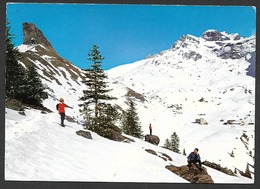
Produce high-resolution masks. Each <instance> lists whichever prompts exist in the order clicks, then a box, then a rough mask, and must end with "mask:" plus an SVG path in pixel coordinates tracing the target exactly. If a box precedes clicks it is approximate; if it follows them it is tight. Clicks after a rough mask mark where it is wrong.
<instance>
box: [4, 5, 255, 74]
mask: <svg viewBox="0 0 260 189" xmlns="http://www.w3.org/2000/svg"><path fill="white" fill-rule="evenodd" d="M7 18H8V19H9V21H10V22H11V25H10V26H11V33H12V34H14V35H15V36H16V38H15V39H14V40H13V42H14V43H15V45H16V46H18V45H20V44H22V40H23V39H22V23H23V22H33V23H34V24H35V25H36V26H37V27H38V28H39V29H40V30H41V31H42V32H43V34H44V35H45V36H46V37H47V39H48V40H49V41H50V43H51V44H52V46H53V47H54V48H55V49H56V51H57V52H58V53H59V54H60V55H61V56H62V57H64V58H65V59H67V60H69V61H71V62H72V63H74V64H75V65H76V66H78V67H80V68H87V67H88V66H89V65H90V64H91V62H89V61H88V60H87V57H88V52H89V49H91V48H92V45H94V44H96V45H98V46H99V47H100V51H101V54H102V55H103V56H104V57H105V59H104V60H103V63H102V65H103V68H104V69H106V70H107V69H110V68H112V67H115V66H118V65H121V64H126V63H132V62H134V61H137V60H141V59H144V58H145V57H146V56H147V55H148V54H151V55H153V54H155V53H160V52H161V51H163V50H166V49H169V48H170V46H171V45H173V44H174V42H175V41H177V40H178V39H179V38H180V37H181V36H182V35H186V34H191V35H194V36H198V37H199V36H201V35H202V33H203V32H204V31H206V30H208V29H216V30H218V31H221V32H222V31H226V32H227V33H239V34H240V35H241V36H247V37H248V36H251V35H253V34H255V32H256V12H255V10H254V8H253V7H246V6H175V5H171V6H170V5H161V6H158V5H111V4H110V5H95V4H92V5H91V4H28V3H27V4H26V3H23V4H7Z"/></svg>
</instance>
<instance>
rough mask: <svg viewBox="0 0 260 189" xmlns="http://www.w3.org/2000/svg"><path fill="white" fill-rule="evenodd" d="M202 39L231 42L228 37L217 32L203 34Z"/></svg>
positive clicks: (210, 31) (211, 31)
mask: <svg viewBox="0 0 260 189" xmlns="http://www.w3.org/2000/svg"><path fill="white" fill-rule="evenodd" d="M202 38H203V39H205V40H207V41H225V40H230V39H229V38H228V37H227V36H225V35H223V34H221V33H220V32H218V31H216V30H209V31H206V32H204V33H203V34H202Z"/></svg>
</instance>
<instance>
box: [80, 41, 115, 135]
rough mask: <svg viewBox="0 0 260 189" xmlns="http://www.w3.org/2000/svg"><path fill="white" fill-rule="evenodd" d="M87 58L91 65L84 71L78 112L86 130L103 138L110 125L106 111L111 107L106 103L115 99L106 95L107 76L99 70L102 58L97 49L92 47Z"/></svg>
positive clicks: (94, 46) (95, 46)
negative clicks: (82, 117) (83, 119)
mask: <svg viewBox="0 0 260 189" xmlns="http://www.w3.org/2000/svg"><path fill="white" fill-rule="evenodd" d="M88 56H89V57H88V58H87V59H88V60H90V61H91V62H92V65H91V66H90V68H88V69H86V70H85V80H84V81H83V83H84V84H85V85H86V89H85V90H83V96H82V97H81V98H80V99H79V100H80V101H83V103H82V104H79V106H80V107H81V108H82V109H81V110H80V112H81V113H82V115H83V116H84V118H85V120H86V123H87V128H88V129H90V130H92V131H94V132H97V133H98V134H100V135H102V136H104V135H105V134H104V131H105V127H106V126H109V124H111V123H112V121H111V119H110V118H111V117H110V116H111V115H109V111H108V109H110V110H111V107H112V106H111V105H108V104H107V101H109V100H113V99H116V98H114V97H111V96H109V95H108V92H110V91H111V89H108V86H107V82H106V79H107V75H106V74H105V72H104V70H103V69H102V68H101V63H102V60H103V59H104V57H103V56H102V55H101V54H100V51H99V47H98V46H97V45H93V48H92V49H91V50H90V53H89V54H88Z"/></svg>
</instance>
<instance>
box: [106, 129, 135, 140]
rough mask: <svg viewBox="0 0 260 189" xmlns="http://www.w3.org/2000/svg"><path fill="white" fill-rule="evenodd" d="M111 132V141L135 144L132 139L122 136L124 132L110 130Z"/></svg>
mask: <svg viewBox="0 0 260 189" xmlns="http://www.w3.org/2000/svg"><path fill="white" fill-rule="evenodd" d="M108 130H109V131H108V132H109V137H107V138H108V139H110V140H114V141H117V142H125V143H130V142H134V140H133V139H130V138H128V137H126V136H124V135H122V132H121V131H119V130H112V129H108Z"/></svg>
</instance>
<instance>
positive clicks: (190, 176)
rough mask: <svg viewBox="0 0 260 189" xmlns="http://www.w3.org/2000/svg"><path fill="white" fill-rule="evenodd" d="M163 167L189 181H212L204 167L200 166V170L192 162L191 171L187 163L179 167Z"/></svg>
mask: <svg viewBox="0 0 260 189" xmlns="http://www.w3.org/2000/svg"><path fill="white" fill-rule="evenodd" d="M165 168H166V169H168V170H170V171H172V172H173V173H175V174H177V175H179V176H180V177H182V178H184V179H185V180H187V181H190V182H191V183H197V184H199V183H214V181H213V180H212V178H211V176H210V175H209V174H208V172H207V169H206V168H205V167H202V171H200V170H198V168H197V167H196V166H195V165H193V164H192V171H190V170H189V167H188V166H187V165H183V166H181V167H177V166H175V165H168V166H166V167H165Z"/></svg>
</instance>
